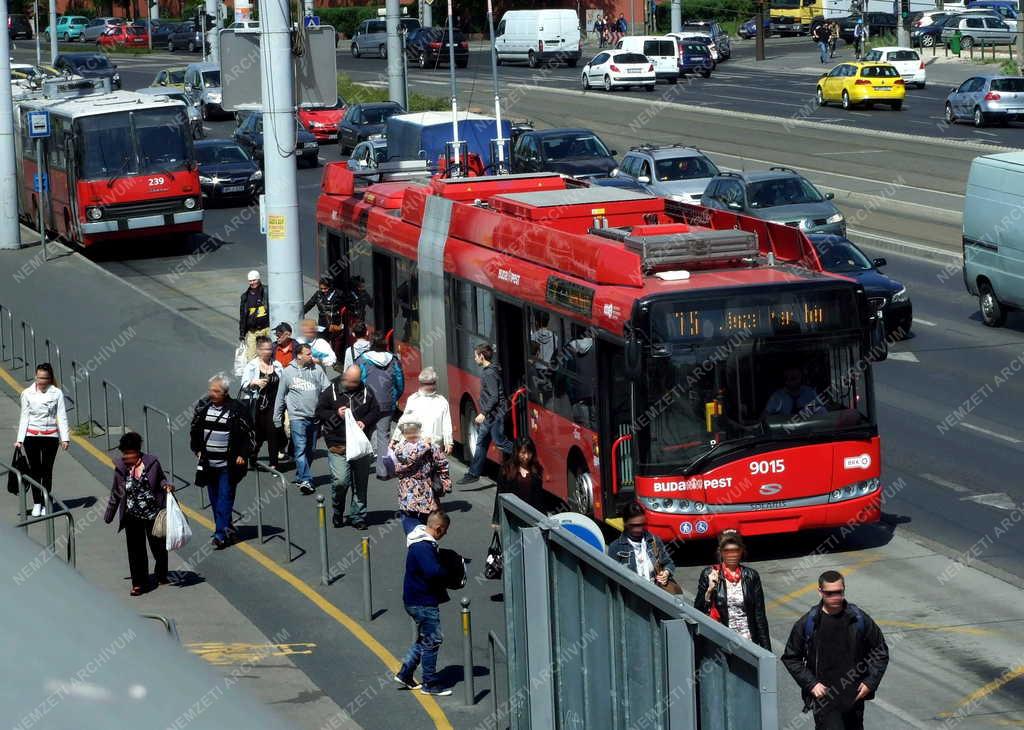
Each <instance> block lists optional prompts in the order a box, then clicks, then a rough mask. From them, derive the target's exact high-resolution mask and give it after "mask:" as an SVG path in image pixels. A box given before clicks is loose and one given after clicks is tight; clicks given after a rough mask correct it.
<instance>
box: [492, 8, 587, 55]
mask: <svg viewBox="0 0 1024 730" xmlns="http://www.w3.org/2000/svg"><path fill="white" fill-rule="evenodd" d="M494 50H495V51H496V53H497V59H498V63H499V64H501V63H504V62H506V61H526V62H527V63H528V64H529V65H530V68H537V66H539V65H540V64H541V62H542V61H545V60H552V59H556V60H560V61H564V62H565V63H566V64H567V65H568V66H569V67H570V68H575V67H576V64H577V63H579V60H580V54H581V53H582V51H583V36H582V35H581V34H580V18H579V16H578V15H577V14H576V11H575V10H572V9H571V8H564V9H550V10H510V11H508V12H507V13H505V14H504V15H503V16H502V18H501V22H500V23H498V27H497V28H495V29H494Z"/></svg>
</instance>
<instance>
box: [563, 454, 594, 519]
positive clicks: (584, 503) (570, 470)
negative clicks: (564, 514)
mask: <svg viewBox="0 0 1024 730" xmlns="http://www.w3.org/2000/svg"><path fill="white" fill-rule="evenodd" d="M565 483H566V488H567V489H566V491H567V496H568V500H569V509H571V510H572V511H573V512H578V513H579V514H581V515H585V516H586V517H593V516H594V480H593V479H591V478H590V472H588V471H587V470H586V469H584V468H580V467H577V466H573V465H572V464H569V465H567V466H566V473H565Z"/></svg>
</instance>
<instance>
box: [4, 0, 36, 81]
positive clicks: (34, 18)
mask: <svg viewBox="0 0 1024 730" xmlns="http://www.w3.org/2000/svg"><path fill="white" fill-rule="evenodd" d="M32 27H33V29H34V30H35V33H36V66H41V65H42V63H43V48H42V46H41V45H40V44H41V43H42V42H43V29H42V28H40V27H39V0H34V2H33V5H32ZM8 88H9V87H8Z"/></svg>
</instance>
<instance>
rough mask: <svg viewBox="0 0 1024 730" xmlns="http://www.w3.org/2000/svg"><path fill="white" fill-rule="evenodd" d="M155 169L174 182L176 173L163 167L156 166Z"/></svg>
mask: <svg viewBox="0 0 1024 730" xmlns="http://www.w3.org/2000/svg"><path fill="white" fill-rule="evenodd" d="M154 168H155V169H156V171H157V172H162V173H163V174H164V175H167V177H169V178H171V181H172V182H173V181H174V173H173V172H171V171H170V169H169V168H166V167H163V166H162V165H154Z"/></svg>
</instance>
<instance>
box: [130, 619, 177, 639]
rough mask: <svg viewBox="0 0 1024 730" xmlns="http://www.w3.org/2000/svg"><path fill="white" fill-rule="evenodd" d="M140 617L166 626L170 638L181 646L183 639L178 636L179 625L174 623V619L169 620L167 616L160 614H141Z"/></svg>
mask: <svg viewBox="0 0 1024 730" xmlns="http://www.w3.org/2000/svg"><path fill="white" fill-rule="evenodd" d="M139 616H141V617H142V618H148V619H152V620H153V621H159V622H160V623H162V624H163V625H164V629H166V631H167V633H168V634H169V635H170V637H171V638H172V639H174V640H175V641H177V642H178V643H179V644H180V643H181V637H180V636H178V625H177V624H176V623H174V619H173V618H167V617H166V616H161V615H160V614H158V613H140V614H139Z"/></svg>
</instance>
